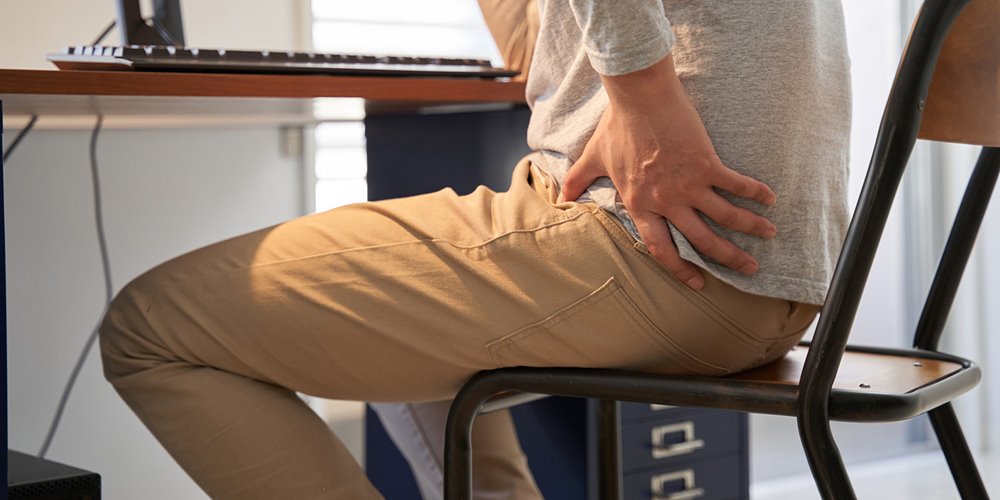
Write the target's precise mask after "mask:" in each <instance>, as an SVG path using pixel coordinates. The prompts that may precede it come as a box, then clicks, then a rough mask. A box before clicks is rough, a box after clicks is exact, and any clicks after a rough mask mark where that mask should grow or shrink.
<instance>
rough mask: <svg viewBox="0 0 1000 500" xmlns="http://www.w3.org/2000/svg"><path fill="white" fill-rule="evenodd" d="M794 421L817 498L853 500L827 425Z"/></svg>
mask: <svg viewBox="0 0 1000 500" xmlns="http://www.w3.org/2000/svg"><path fill="white" fill-rule="evenodd" d="M798 422H799V437H800V438H801V440H802V448H803V450H805V452H806V459H808V461H809V469H810V470H811V471H812V475H813V479H814V480H815V481H816V487H817V488H818V489H819V493H820V495H821V496H822V497H823V498H824V499H826V500H850V499H856V498H857V495H855V494H854V487H853V486H851V478H850V477H849V476H848V475H847V467H845V466H844V460H843V459H842V458H841V457H840V450H839V449H837V443H836V442H834V440H833V433H832V432H830V422H829V421H828V420H825V419H811V421H810V419H804V418H802V417H801V416H799V418H798Z"/></svg>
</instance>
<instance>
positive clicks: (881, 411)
mask: <svg viewBox="0 0 1000 500" xmlns="http://www.w3.org/2000/svg"><path fill="white" fill-rule="evenodd" d="M808 354H809V346H808V344H800V345H799V346H797V347H795V348H794V349H792V351H791V352H789V353H788V354H787V355H785V357H783V358H781V359H779V360H777V361H775V362H773V363H770V364H767V365H764V366H761V367H759V368H756V369H753V370H749V371H745V372H741V373H737V374H734V375H730V376H728V377H726V378H728V379H734V380H740V381H743V382H747V383H754V384H769V385H780V386H785V387H787V388H788V391H787V392H788V395H787V396H788V397H790V398H792V399H794V398H795V397H796V396H797V393H798V385H799V378H800V376H801V375H802V368H803V366H804V365H805V360H806V356H807V355H808ZM981 376H982V374H981V372H980V370H979V367H978V366H977V365H976V364H974V363H972V362H971V361H969V360H966V359H962V358H958V357H955V356H950V355H944V354H942V353H938V352H929V351H928V352H921V351H917V350H909V349H908V350H896V349H879V348H865V347H861V346H848V348H847V350H845V351H844V357H843V359H842V360H841V362H840V368H839V369H838V370H837V376H836V378H834V382H833V390H832V392H831V395H830V401H831V402H830V418H831V419H833V420H847V421H865V422H890V421H899V420H905V419H908V418H912V417H915V416H917V415H920V414H922V413H924V412H926V411H928V410H930V409H932V408H935V407H937V406H939V405H941V404H944V403H946V402H947V401H949V400H951V399H954V398H955V397H956V395H958V394H963V393H965V392H968V391H969V390H971V389H972V388H973V387H975V386H976V384H977V383H978V382H979V380H980V378H981ZM859 409H863V411H859ZM789 415H794V412H793V413H790V414H789Z"/></svg>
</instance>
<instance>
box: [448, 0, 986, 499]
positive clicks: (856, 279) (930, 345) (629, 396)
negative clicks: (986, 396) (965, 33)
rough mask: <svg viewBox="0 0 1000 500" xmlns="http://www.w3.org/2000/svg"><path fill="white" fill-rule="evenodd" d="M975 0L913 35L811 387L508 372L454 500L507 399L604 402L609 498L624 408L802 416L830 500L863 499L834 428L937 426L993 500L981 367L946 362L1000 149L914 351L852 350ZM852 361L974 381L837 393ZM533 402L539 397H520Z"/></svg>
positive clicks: (927, 20)
mask: <svg viewBox="0 0 1000 500" xmlns="http://www.w3.org/2000/svg"><path fill="white" fill-rule="evenodd" d="M968 2H969V0H926V1H925V2H924V5H923V6H922V8H921V11H920V13H919V14H918V16H917V19H916V21H915V23H914V25H913V29H912V31H911V33H910V37H909V40H908V42H907V44H906V48H905V50H904V53H903V56H902V59H901V61H900V65H899V68H898V70H897V73H896V78H895V81H894V83H893V86H892V90H891V92H890V95H889V99H888V102H887V104H886V108H885V112H884V114H883V117H882V122H881V126H880V128H879V132H878V136H877V139H876V143H875V149H874V153H873V155H872V159H871V162H870V164H869V169H868V175H867V177H866V179H865V184H864V188H863V190H862V193H861V197H860V200H859V202H858V206H857V208H856V211H855V213H854V217H853V219H852V221H851V225H850V228H849V229H848V233H847V238H846V240H845V244H844V247H843V250H842V253H841V256H840V259H839V261H838V263H837V267H836V270H835V273H834V277H833V281H832V283H831V286H830V290H829V293H828V296H827V299H826V302H825V304H824V305H823V309H822V311H821V314H820V317H819V323H818V325H817V328H816V332H815V335H814V337H813V340H812V342H811V345H810V348H809V352H808V354H807V356H806V359H805V365H804V367H803V371H802V374H801V378H800V380H799V384H798V385H797V386H795V385H782V384H769V383H759V382H752V381H740V380H738V379H727V378H712V377H697V376H660V375H648V374H642V373H635V372H625V371H617V370H601V369H582V368H506V369H499V370H491V371H485V372H481V373H479V374H477V375H476V376H474V377H473V378H472V379H470V380H469V381H468V383H466V384H465V386H464V387H463V388H462V390H461V391H460V392H459V393H458V395H457V396H456V397H455V400H454V403H453V404H452V407H451V412H450V415H449V417H448V423H447V429H446V445H445V498H447V499H452V500H454V499H468V498H471V485H472V470H471V467H472V465H471V455H470V449H471V429H472V422H473V419H474V418H475V416H476V415H477V414H480V413H482V412H483V410H484V405H486V406H485V408H486V409H487V410H493V409H498V408H501V407H504V405H505V403H504V402H502V401H498V400H497V399H496V397H497V396H498V395H502V394H505V393H510V392H513V393H528V394H547V395H559V396H571V397H585V398H595V399H599V400H601V404H600V416H599V420H598V421H599V427H600V434H601V435H600V437H599V442H598V448H599V452H598V453H599V455H600V458H599V465H600V469H601V472H600V474H601V480H600V483H599V484H600V486H599V488H600V491H599V492H598V494H599V497H600V498H602V499H616V498H621V484H620V477H621V464H620V449H619V440H620V436H619V432H620V431H619V416H618V403H617V401H632V402H641V403H650V404H666V405H675V406H692V407H711V408H725V409H732V410H740V411H747V412H754V413H766V414H776V415H787V416H794V417H796V419H797V421H798V428H799V434H800V437H801V440H802V445H803V448H804V449H805V452H806V456H807V457H808V461H809V466H810V468H811V470H812V473H813V477H814V478H815V480H816V483H817V486H818V488H819V491H820V493H821V495H822V496H823V498H826V499H845V498H855V493H854V490H853V487H852V486H851V482H850V479H849V477H848V475H847V470H846V468H845V466H844V463H843V459H842V458H841V456H840V452H839V450H838V448H837V445H836V443H835V442H834V439H833V435H832V433H831V431H830V420H831V419H832V420H846V421H866V422H872V421H893V420H902V419H906V418H910V417H913V416H916V415H919V414H922V413H925V412H926V413H927V414H928V415H929V417H930V420H931V423H932V426H933V428H934V431H935V433H936V435H937V437H938V440H939V441H940V443H941V447H942V451H943V452H944V454H945V457H946V459H947V462H948V465H949V467H950V469H951V473H952V476H953V477H954V479H955V482H956V485H957V487H958V490H959V492H960V493H961V495H962V497H963V498H987V497H988V495H987V492H986V488H985V486H984V485H983V482H982V479H981V477H980V475H979V472H978V470H977V468H976V464H975V461H974V460H973V457H972V454H971V452H970V451H969V447H968V445H967V443H966V441H965V438H964V436H963V434H962V431H961V429H960V427H959V424H958V420H957V418H956V416H955V412H954V410H953V409H952V407H951V403H950V401H951V400H952V399H954V398H955V397H957V396H958V395H960V394H962V393H964V392H965V391H968V390H969V389H971V388H972V387H974V386H975V385H976V383H978V381H979V378H980V371H979V368H978V367H977V366H976V365H975V364H974V363H972V362H971V361H968V360H965V359H961V358H958V357H955V356H951V355H948V354H944V353H940V352H938V350H937V349H938V342H939V340H940V337H941V333H942V331H943V329H944V324H945V320H946V319H947V316H948V313H949V310H950V308H951V305H952V302H953V300H954V298H955V294H956V291H957V289H958V285H959V282H960V280H961V277H962V274H963V272H964V270H965V265H966V263H967V261H968V257H969V255H970V253H971V251H972V248H973V244H974V242H975V238H976V234H977V232H978V230H979V226H980V223H981V221H982V218H983V215H984V213H985V212H986V208H987V205H988V203H989V200H990V196H991V194H992V192H993V187H994V185H995V184H996V180H997V173H998V172H1000V148H996V147H984V148H983V150H982V153H981V155H980V157H979V160H978V162H977V164H976V167H975V169H974V171H973V173H972V175H971V176H970V180H969V184H968V187H967V189H966V193H965V195H964V197H963V199H962V203H961V206H960V208H959V210H958V213H957V215H956V217H955V222H954V224H953V226H952V229H951V233H950V235H949V238H948V242H947V244H946V247H945V250H944V252H943V255H942V257H941V260H940V262H939V265H938V269H937V272H936V274H935V277H934V280H933V283H932V285H931V289H930V292H929V293H928V297H927V300H926V303H925V305H924V308H923V311H922V313H921V316H920V320H919V323H918V326H917V329H916V333H915V337H914V341H913V348H912V349H910V350H906V349H886V348H860V347H854V346H848V335H849V334H850V331H851V327H852V324H853V322H854V318H855V314H856V312H857V309H858V304H859V302H860V300H861V296H862V293H863V291H864V287H865V283H866V281H867V279H868V274H869V271H870V269H871V265H872V261H873V259H874V257H875V252H876V249H877V248H878V243H879V239H880V237H881V234H882V231H883V228H884V227H885V223H886V219H887V218H888V215H889V210H890V208H891V206H892V202H893V198H894V197H895V194H896V191H897V188H898V186H899V183H900V180H901V178H902V175H903V171H904V170H905V168H906V165H907V162H908V159H909V156H910V153H911V151H912V149H913V146H914V144H915V142H916V139H917V133H918V130H919V128H920V121H921V117H922V114H923V108H924V102H925V99H926V96H927V93H928V89H929V87H930V83H931V77H932V75H933V70H934V67H935V65H936V62H937V59H938V56H939V54H940V51H941V46H942V44H943V42H944V39H945V35H946V34H947V32H948V29H949V28H950V26H951V25H952V23H953V22H954V20H955V18H956V17H957V16H958V14H959V12H960V11H961V10H962V8H963V7H965V5H966V4H967V3H968ZM845 350H850V351H862V352H872V353H879V354H894V355H911V356H912V355H916V356H922V357H924V358H932V359H940V360H946V361H951V362H955V363H959V364H960V365H961V367H962V369H960V370H958V371H957V373H954V374H952V375H950V376H948V377H946V378H944V379H943V380H940V381H936V382H935V383H933V384H931V385H930V386H928V387H925V388H921V389H920V390H917V391H914V392H911V393H907V394H903V395H898V396H884V395H877V396H875V395H871V394H866V393H863V392H858V391H846V390H839V389H834V388H833V383H834V379H835V376H836V374H837V371H838V368H839V366H840V363H841V360H842V358H843V356H844V352H845ZM518 398H519V401H517V402H513V403H511V404H517V403H519V402H523V401H524V400H526V399H530V398H531V397H530V396H528V397H526V396H524V395H521V396H518Z"/></svg>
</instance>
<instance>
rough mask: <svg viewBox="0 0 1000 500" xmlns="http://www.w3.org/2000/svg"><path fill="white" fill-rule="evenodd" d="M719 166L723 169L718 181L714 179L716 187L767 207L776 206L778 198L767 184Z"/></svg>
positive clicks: (717, 177)
mask: <svg viewBox="0 0 1000 500" xmlns="http://www.w3.org/2000/svg"><path fill="white" fill-rule="evenodd" d="M719 165H720V167H721V171H720V172H721V175H718V176H716V179H714V181H715V182H714V184H715V186H717V187H719V188H721V189H724V190H726V191H729V192H730V193H733V194H735V195H736V196H739V197H740V198H747V199H751V200H754V201H756V202H757V203H762V204H764V205H767V206H771V205H774V203H775V202H776V201H777V199H778V197H777V196H776V195H775V194H774V191H771V188H769V187H768V186H767V184H764V183H763V182H760V181H758V180H757V179H754V178H753V177H747V176H745V175H743V174H740V173H738V172H736V171H735V170H732V169H730V168H729V167H727V166H725V165H722V164H719Z"/></svg>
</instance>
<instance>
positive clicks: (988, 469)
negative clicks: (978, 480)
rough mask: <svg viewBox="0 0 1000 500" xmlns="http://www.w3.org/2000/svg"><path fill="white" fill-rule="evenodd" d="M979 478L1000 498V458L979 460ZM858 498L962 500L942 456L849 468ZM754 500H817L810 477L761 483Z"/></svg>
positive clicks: (752, 495)
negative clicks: (980, 475)
mask: <svg viewBox="0 0 1000 500" xmlns="http://www.w3.org/2000/svg"><path fill="white" fill-rule="evenodd" d="M977 463H978V464H979V471H980V474H982V476H983V480H984V481H985V482H986V488H987V489H988V490H989V493H990V496H991V497H993V498H1000V477H997V476H998V473H1000V455H997V454H995V453H994V454H992V455H986V456H982V457H978V459H977ZM849 472H850V474H851V480H852V481H853V483H854V489H855V492H856V493H857V496H858V498H877V499H879V500H896V499H898V500H904V499H906V500H909V499H917V498H920V499H933V500H949V499H958V498H960V497H959V495H958V492H957V491H956V490H955V486H954V483H953V482H952V479H951V475H950V474H949V473H948V466H947V464H946V463H945V461H944V457H943V456H942V455H941V454H940V453H939V452H925V453H920V454H916V455H908V456H906V457H903V458H895V459H883V460H877V461H872V462H867V463H863V464H856V465H854V466H853V467H849ZM750 498H752V499H753V500H779V499H780V500H787V499H796V500H809V499H814V498H816V499H818V498H820V497H819V495H818V494H817V493H816V485H815V483H813V479H812V477H811V476H809V475H799V476H795V477H789V478H782V479H769V480H765V481H759V482H757V483H756V484H753V485H751V486H750Z"/></svg>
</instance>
